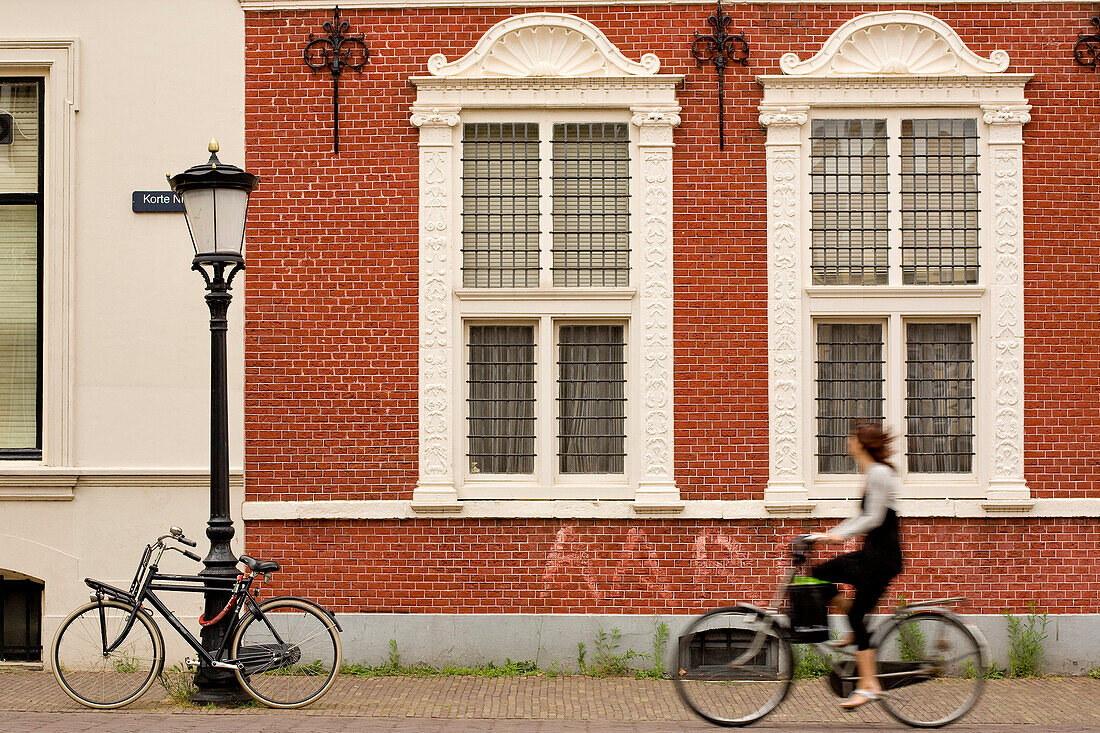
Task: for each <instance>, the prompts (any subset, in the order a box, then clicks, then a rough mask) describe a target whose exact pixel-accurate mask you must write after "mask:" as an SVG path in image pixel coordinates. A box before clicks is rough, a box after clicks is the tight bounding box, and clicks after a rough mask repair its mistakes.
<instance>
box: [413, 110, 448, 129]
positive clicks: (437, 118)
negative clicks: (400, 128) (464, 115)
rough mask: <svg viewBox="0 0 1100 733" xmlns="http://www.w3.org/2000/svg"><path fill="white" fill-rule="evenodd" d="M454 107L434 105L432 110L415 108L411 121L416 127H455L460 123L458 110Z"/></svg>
mask: <svg viewBox="0 0 1100 733" xmlns="http://www.w3.org/2000/svg"><path fill="white" fill-rule="evenodd" d="M459 111H460V110H459V109H457V108H454V107H449V108H444V109H440V108H439V107H432V108H431V109H430V110H424V109H416V108H413V113H412V117H410V118H409V121H410V122H412V124H413V126H414V127H454V126H455V125H457V124H458V120H459V117H458V112H459Z"/></svg>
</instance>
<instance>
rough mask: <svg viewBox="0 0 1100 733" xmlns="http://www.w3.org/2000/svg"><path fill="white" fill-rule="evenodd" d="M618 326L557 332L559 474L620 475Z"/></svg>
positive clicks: (622, 350)
mask: <svg viewBox="0 0 1100 733" xmlns="http://www.w3.org/2000/svg"><path fill="white" fill-rule="evenodd" d="M623 336H624V329H623V327H622V326H611V325H609V326H595V325H592V326H580V325H577V326H562V327H561V328H560V329H559V331H558V414H559V416H558V443H559V450H558V459H559V470H560V471H561V472H562V473H623V460H624V458H625V455H626V454H625V450H624V445H625V440H626V413H625V410H626V371H625V369H626V343H625V339H624V337H623Z"/></svg>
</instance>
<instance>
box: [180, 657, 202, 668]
mask: <svg viewBox="0 0 1100 733" xmlns="http://www.w3.org/2000/svg"><path fill="white" fill-rule="evenodd" d="M183 664H184V666H186V667H187V668H188V669H198V668H199V665H200V662H199V660H197V659H191V658H190V657H185V658H184V660H183Z"/></svg>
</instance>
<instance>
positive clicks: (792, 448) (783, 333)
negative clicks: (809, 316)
mask: <svg viewBox="0 0 1100 733" xmlns="http://www.w3.org/2000/svg"><path fill="white" fill-rule="evenodd" d="M767 165H768V232H769V237H768V249H769V254H768V274H769V277H768V281H769V282H768V330H769V339H768V341H769V348H768V362H769V364H768V366H769V379H770V383H771V389H770V392H771V479H772V480H773V481H776V480H778V481H784V482H792V481H797V480H798V479H799V475H800V474H799V470H800V469H799V467H800V466H801V465H802V454H801V451H802V419H801V406H802V395H801V391H802V390H801V387H800V384H801V379H800V374H801V364H802V362H801V358H800V356H799V354H800V351H801V342H802V326H801V324H802V315H801V314H802V302H801V298H800V292H801V290H800V287H799V278H800V272H799V262H800V257H799V249H798V248H799V242H800V241H801V237H800V232H799V211H798V169H799V150H798V148H794V147H780V148H775V147H773V148H769V149H768V158H767Z"/></svg>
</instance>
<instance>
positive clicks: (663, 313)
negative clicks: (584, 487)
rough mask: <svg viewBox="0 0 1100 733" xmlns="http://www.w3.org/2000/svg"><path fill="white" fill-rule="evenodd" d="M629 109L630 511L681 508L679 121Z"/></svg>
mask: <svg viewBox="0 0 1100 733" xmlns="http://www.w3.org/2000/svg"><path fill="white" fill-rule="evenodd" d="M631 112H633V113H634V114H633V117H632V118H631V123H632V124H633V125H635V126H636V127H637V128H638V151H639V156H640V158H641V176H642V226H641V231H642V241H641V247H640V251H639V255H640V257H639V260H640V261H636V263H635V266H634V267H635V272H637V273H638V276H639V278H640V282H639V283H638V293H639V297H640V312H641V320H642V322H641V329H640V332H641V351H642V365H641V367H642V424H641V430H642V431H643V432H644V435H643V436H642V461H641V478H640V480H639V482H638V489H637V492H636V494H635V497H634V510H635V511H637V512H639V513H675V512H679V511H681V510H682V509H683V506H684V505H683V503H682V502H681V501H680V490H679V489H678V488H677V486H676V480H675V477H674V475H673V465H674V461H675V445H674V431H673V406H674V397H675V390H674V385H673V329H672V326H673V303H672V278H673V272H672V147H673V144H672V128H674V127H676V125H678V124H680V115H679V112H680V108H679V107H669V108H658V109H654V108H644V109H643V108H631ZM636 332H637V329H636Z"/></svg>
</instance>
